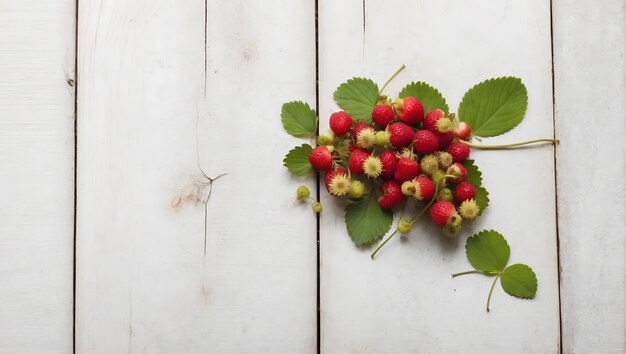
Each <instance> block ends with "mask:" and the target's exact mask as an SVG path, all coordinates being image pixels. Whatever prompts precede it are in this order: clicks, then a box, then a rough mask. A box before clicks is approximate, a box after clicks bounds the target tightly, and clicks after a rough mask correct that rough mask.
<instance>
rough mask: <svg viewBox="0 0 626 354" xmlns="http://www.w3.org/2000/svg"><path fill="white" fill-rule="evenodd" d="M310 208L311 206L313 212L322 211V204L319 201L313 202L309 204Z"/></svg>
mask: <svg viewBox="0 0 626 354" xmlns="http://www.w3.org/2000/svg"><path fill="white" fill-rule="evenodd" d="M311 208H313V211H314V212H316V213H319V212H321V211H322V204H321V203H320V202H315V203H313V204H312V205H311Z"/></svg>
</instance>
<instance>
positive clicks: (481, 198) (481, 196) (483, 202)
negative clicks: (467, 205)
mask: <svg viewBox="0 0 626 354" xmlns="http://www.w3.org/2000/svg"><path fill="white" fill-rule="evenodd" d="M474 199H475V200H476V204H478V207H479V208H480V212H478V215H481V214H482V213H483V211H485V209H487V207H488V206H489V192H487V190H486V189H485V188H484V187H476V196H475V197H474Z"/></svg>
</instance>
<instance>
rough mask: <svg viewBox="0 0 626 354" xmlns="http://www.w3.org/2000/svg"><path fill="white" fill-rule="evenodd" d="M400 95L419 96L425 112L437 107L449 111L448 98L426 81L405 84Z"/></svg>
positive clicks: (418, 98) (402, 96)
mask: <svg viewBox="0 0 626 354" xmlns="http://www.w3.org/2000/svg"><path fill="white" fill-rule="evenodd" d="M399 96H400V98H404V97H409V96H410V97H415V98H417V100H418V101H420V102H421V103H422V105H423V106H424V112H425V113H428V112H430V111H432V110H433V109H435V108H439V109H441V110H442V111H444V112H446V113H448V104H447V103H446V99H445V98H443V95H441V92H439V90H437V89H436V88H434V87H432V86H430V85H429V84H427V83H425V82H421V81H418V82H411V83H410V84H408V85H406V86H404V88H403V89H402V91H400V95H399Z"/></svg>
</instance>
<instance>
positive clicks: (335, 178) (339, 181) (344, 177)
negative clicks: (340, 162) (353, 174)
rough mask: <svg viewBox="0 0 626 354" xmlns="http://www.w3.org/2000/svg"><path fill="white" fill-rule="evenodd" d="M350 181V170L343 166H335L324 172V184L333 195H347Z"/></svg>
mask: <svg viewBox="0 0 626 354" xmlns="http://www.w3.org/2000/svg"><path fill="white" fill-rule="evenodd" d="M349 183H350V177H348V171H346V170H345V169H343V168H335V169H332V170H329V171H326V173H324V185H325V186H326V190H327V191H328V193H330V194H332V195H337V196H341V195H345V194H346V193H347V191H348V188H349Z"/></svg>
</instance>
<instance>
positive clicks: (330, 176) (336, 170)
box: [324, 168, 348, 193]
mask: <svg viewBox="0 0 626 354" xmlns="http://www.w3.org/2000/svg"><path fill="white" fill-rule="evenodd" d="M337 175H346V176H347V175H348V171H346V170H345V169H343V168H334V169H332V170H329V171H326V173H324V185H325V186H326V190H327V191H328V193H330V182H331V181H332V180H333V178H334V177H335V176H337Z"/></svg>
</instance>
